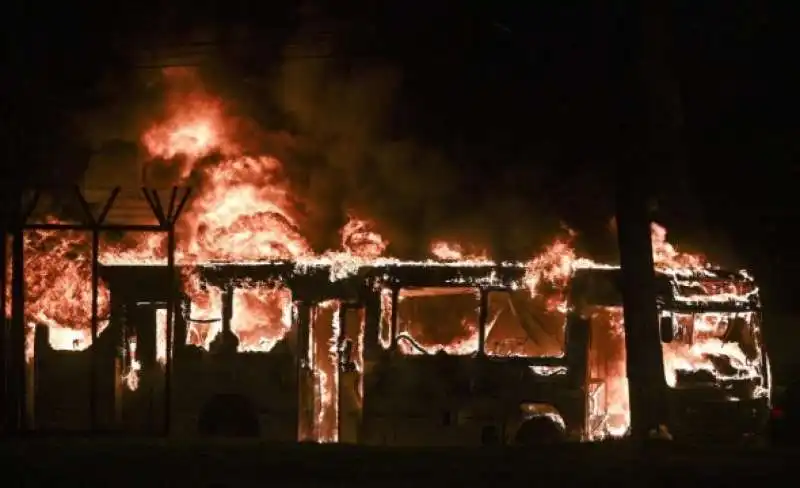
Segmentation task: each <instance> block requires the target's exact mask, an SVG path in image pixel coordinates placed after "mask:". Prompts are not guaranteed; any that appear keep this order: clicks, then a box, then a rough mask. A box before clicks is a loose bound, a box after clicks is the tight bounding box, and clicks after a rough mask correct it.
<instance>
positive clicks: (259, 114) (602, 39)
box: [0, 0, 800, 361]
mask: <svg viewBox="0 0 800 488" xmlns="http://www.w3.org/2000/svg"><path fill="white" fill-rule="evenodd" d="M527 3H529V4H530V5H525V4H526V2H483V3H480V2H474V3H470V4H469V5H458V6H455V4H454V3H453V2H445V1H441V0H436V1H428V2H424V3H422V2H420V3H419V5H417V4H416V3H413V2H412V4H413V5H409V4H407V3H406V2H391V3H390V2H344V1H342V2H335V1H327V2H317V4H316V7H315V8H310V7H307V6H306V7H303V8H299V7H297V6H296V5H295V2H263V4H258V5H252V4H250V3H249V2H243V1H241V0H230V1H226V2H203V3H202V5H201V4H200V3H196V2H188V1H173V2H169V4H166V3H165V2H155V1H147V2H136V3H135V4H134V3H131V4H130V5H126V4H125V3H105V4H104V3H97V2H91V3H89V2H77V3H71V4H69V5H67V4H59V3H52V2H48V3H44V2H40V3H38V4H37V3H35V2H26V3H22V2H16V3H15V4H14V5H12V6H11V7H9V8H8V10H7V11H6V12H5V13H4V17H5V22H4V28H3V30H4V35H5V39H4V40H5V42H4V44H5V47H6V49H5V53H6V56H7V59H6V62H4V63H3V64H4V67H5V74H4V75H3V76H2V77H0V82H1V83H2V84H3V86H2V93H3V107H2V110H3V114H2V120H3V124H4V127H3V130H2V131H0V133H2V136H0V137H2V138H3V140H2V147H3V150H4V151H5V153H4V165H3V166H4V170H5V171H4V175H3V183H4V184H8V185H12V186H14V185H18V184H19V180H25V179H27V180H29V182H32V181H36V182H59V183H61V184H63V183H64V182H69V181H79V180H80V179H81V177H82V174H83V172H84V171H85V169H86V168H87V167H88V165H89V161H90V160H91V158H92V155H93V154H94V153H95V152H96V151H98V142H97V141H98V137H97V136H95V137H94V138H92V137H88V136H87V135H86V127H87V125H88V126H91V125H92V120H93V119H92V116H89V115H87V116H83V117H82V116H81V115H80V114H97V113H102V112H103V111H105V110H108V109H110V108H111V107H114V108H116V109H118V110H121V111H124V112H126V113H128V112H129V113H131V114H134V113H139V109H138V107H154V106H156V105H157V104H158V101H159V97H158V95H153V93H154V91H157V90H150V91H148V90H144V89H142V88H140V87H138V85H136V83H134V82H133V81H132V80H134V79H137V78H140V77H142V76H147V75H148V73H150V74H151V75H152V74H153V73H156V74H157V73H158V70H159V69H160V68H161V67H163V66H167V65H170V64H185V63H189V64H196V65H198V67H197V69H198V70H199V71H200V72H201V73H202V76H203V79H204V81H206V82H207V84H208V85H209V87H210V88H211V89H212V90H213V91H215V92H216V93H220V94H222V95H223V96H224V97H225V98H226V99H230V100H232V101H234V102H233V103H235V106H236V109H237V111H238V112H239V114H241V115H242V116H244V117H247V118H248V119H251V120H254V121H256V122H257V124H258V125H259V126H260V127H262V128H263V129H265V130H267V131H271V132H285V133H288V134H290V135H291V136H292V137H293V140H295V141H301V144H299V147H300V149H297V147H298V145H294V146H293V147H294V149H293V150H292V151H291V152H287V154H288V156H287V158H285V163H286V166H287V173H288V174H289V175H290V176H291V177H292V178H293V180H294V181H296V182H297V183H296V185H297V187H298V188H297V191H298V194H300V195H302V196H303V197H305V198H304V202H305V205H306V213H307V215H308V225H309V227H312V228H315V229H335V228H338V226H339V225H340V224H341V222H342V221H343V219H344V213H345V208H356V209H359V210H360V211H361V212H362V213H365V214H369V215H368V216H370V217H372V218H375V219H376V220H377V221H378V222H379V223H380V225H382V226H383V228H382V231H383V232H384V233H385V234H386V235H387V236H388V237H389V238H390V239H391V240H392V242H394V243H396V245H397V249H398V250H399V251H398V252H400V253H404V252H407V253H413V252H414V251H415V247H416V248H418V247H419V246H424V245H425V244H426V243H427V238H430V237H447V236H449V235H452V236H454V237H458V238H461V239H467V240H471V241H475V242H477V243H480V244H483V245H487V246H489V247H491V248H492V249H493V250H494V251H495V253H496V254H509V255H512V254H519V253H525V252H529V251H531V252H532V250H533V249H535V248H537V247H538V246H540V245H541V244H542V243H544V242H547V240H548V239H550V238H552V235H553V234H554V233H556V232H557V231H559V229H560V225H561V223H565V224H567V225H569V226H570V227H571V228H573V229H575V230H577V231H578V232H579V233H580V234H581V236H582V237H581V239H580V241H579V243H578V244H579V246H581V248H582V249H583V250H584V251H586V252H589V253H591V254H592V255H594V256H596V257H598V258H601V259H605V258H611V257H613V256H614V253H615V245H614V242H613V234H612V233H611V232H610V231H609V220H610V218H611V216H612V214H613V200H612V197H611V189H612V183H613V177H614V172H613V169H612V168H613V166H614V164H615V162H616V158H617V156H616V155H617V153H618V150H619V146H620V145H621V144H624V143H625V141H621V140H620V139H619V137H618V131H617V127H618V125H619V124H620V120H621V119H622V114H621V111H620V110H621V109H620V107H621V106H624V105H625V103H626V98H627V94H626V89H627V87H626V86H623V85H620V83H619V80H620V75H619V73H620V72H622V71H625V70H628V69H630V67H629V65H630V63H633V62H635V58H636V56H637V53H638V52H639V51H640V50H639V47H640V46H637V45H635V42H634V43H632V41H631V39H632V38H636V36H631V35H630V34H629V33H626V32H625V29H626V28H629V29H630V28H631V27H630V26H631V23H630V20H631V19H632V18H635V16H634V15H631V14H630V12H622V13H621V12H619V11H614V10H613V9H602V8H600V7H597V6H592V7H589V6H588V5H589V3H586V4H584V3H582V2H527ZM567 4H569V5H567ZM378 5H379V6H378ZM793 10H794V9H792V7H791V2H757V1H745V2H676V4H675V5H673V6H672V7H670V8H667V9H663V10H662V11H661V12H660V14H658V15H657V16H656V17H657V23H659V24H660V25H661V26H662V27H663V32H662V33H658V32H657V31H655V30H654V29H652V28H651V27H648V28H647V29H645V32H646V34H648V36H645V37H648V38H649V39H651V40H653V39H655V42H656V44H659V45H660V46H661V49H660V50H657V52H658V53H660V54H661V56H660V63H657V67H656V68H655V71H654V73H655V74H654V75H652V78H651V80H650V82H651V83H652V84H653V85H655V86H656V91H657V92H658V93H660V97H661V98H660V99H659V102H658V103H657V104H656V105H658V107H656V108H655V109H653V110H655V111H658V110H661V111H662V112H663V113H662V114H661V115H660V116H659V117H657V118H658V120H660V121H661V123H660V124H657V125H658V126H659V127H661V128H662V129H663V130H662V131H661V133H660V134H661V137H662V139H661V144H660V146H659V147H660V148H661V151H662V153H665V154H660V155H659V157H658V158H654V160H653V161H646V162H644V161H643V162H642V164H649V165H650V169H649V171H648V174H649V178H648V179H645V180H642V181H641V184H642V185H649V186H651V187H652V188H653V193H654V196H655V197H654V200H653V210H654V218H655V219H657V220H659V221H660V222H662V223H664V224H665V225H666V226H667V228H668V230H669V232H670V234H669V235H670V240H671V241H672V242H677V243H678V245H679V247H681V248H682V249H687V250H702V251H703V252H705V253H707V254H708V255H709V256H711V257H712V259H713V260H715V261H718V262H720V263H721V264H724V265H728V266H746V267H748V268H750V269H751V270H753V272H754V273H755V274H756V277H757V278H758V279H759V281H760V282H761V285H762V289H763V295H764V300H765V306H766V307H767V310H768V312H769V313H770V314H772V315H773V316H774V317H775V318H774V319H773V324H774V325H767V333H768V339H770V340H771V341H772V342H774V343H775V344H776V346H775V347H774V349H775V351H776V354H778V355H781V356H783V357H784V358H787V359H786V360H787V361H788V357H789V356H790V354H791V351H792V349H793V348H792V347H790V345H791V340H784V338H790V337H793V335H792V333H793V331H794V327H792V325H793V320H790V319H786V317H793V314H794V312H796V309H797V306H796V300H795V299H794V291H795V284H794V283H795V276H796V275H797V272H798V271H800V261H798V258H797V257H796V254H797V253H796V250H795V248H796V245H795V242H796V241H795V221H796V213H797V210H796V209H795V204H794V202H795V197H794V195H795V192H796V190H795V179H794V177H795V175H796V174H797V172H798V165H797V162H798V142H797V141H798V138H797V135H796V131H797V124H796V113H797V108H798V106H797V105H798V104H797V97H796V96H795V90H796V87H797V86H798V81H800V77H799V76H798V72H797V69H796V68H795V61H794V58H795V55H794V54H793V52H792V46H794V45H796V44H797V42H796V39H795V35H794V30H795V29H793V28H792V27H793V25H794V24H795V20H796V19H797V17H796V16H795V15H794V11H793ZM287 44H289V45H291V46H294V47H293V48H292V49H289V50H287ZM298 66H299V67H298ZM303 66H306V67H303ZM319 66H323V68H319ZM289 67H291V68H289ZM287 71H288V72H290V73H293V76H294V78H291V77H290V78H289V80H293V82H292V83H289V82H286V81H284V83H285V86H284V87H283V89H284V90H285V95H286V96H285V97H283V98H285V99H286V100H292V102H291V103H289V102H286V101H285V100H282V97H276V92H275V90H274V84H270V83H271V82H270V80H274V79H276V77H277V78H280V76H281V73H283V75H284V76H285V74H286V72H287ZM298 80H301V81H302V80H312V81H313V83H311V82H310V81H309V82H308V83H309V84H313V87H311V88H309V87H307V86H300V85H302V84H303V83H299V82H298ZM268 85H269V86H270V87H271V88H269V89H267V88H265V87H266V86H268ZM293 90H296V91H293ZM631 97H633V99H635V100H640V99H639V98H636V97H635V94H631ZM120 107H122V108H123V109H124V110H123V109H120ZM645 111H647V110H646V109H645ZM141 113H143V114H144V115H143V117H147V116H152V115H154V114H155V112H154V109H153V110H151V109H149V108H144V109H142V110H141ZM129 116H130V117H133V116H134V115H129ZM87 121H88V122H87ZM95 125H99V124H95ZM100 139H103V137H100ZM105 139H108V140H109V141H117V142H120V141H121V143H123V144H125V143H127V144H135V142H136V140H135V136H134V135H119V134H112V135H108V136H107V137H105ZM101 146H102V144H101ZM266 149H270V150H273V151H275V152H277V153H281V151H283V150H284V149H285V148H278V147H272V146H268V147H267V148H266ZM319 234H320V235H318V236H314V239H315V245H317V246H319V247H325V246H327V245H329V244H330V243H331V239H332V237H331V232H320V233H319ZM794 337H797V338H800V337H798V334H797V333H794ZM787 343H788V345H787ZM781 348H782V349H781ZM779 349H780V350H781V351H782V352H780V353H778V350H779Z"/></svg>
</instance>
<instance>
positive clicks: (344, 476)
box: [0, 438, 800, 488]
mask: <svg viewBox="0 0 800 488" xmlns="http://www.w3.org/2000/svg"><path fill="white" fill-rule="evenodd" d="M0 456H2V459H3V464H2V465H3V471H4V476H3V483H2V485H3V486H4V487H6V486H45V485H47V486H57V485H61V486H63V484H64V483H72V484H73V485H74V486H81V485H82V486H114V487H120V486H137V487H148V488H150V487H155V486H191V487H194V488H197V487H202V486H215V487H216V486H237V487H238V486H256V485H258V486H261V487H264V486H270V485H279V486H281V487H282V488H283V487H286V486H314V487H317V486H349V487H353V486H361V485H363V486H375V484H376V483H380V487H381V488H385V487H387V486H414V487H418V488H419V487H424V486H434V485H435V486H447V485H449V486H452V485H453V484H455V483H458V484H463V485H465V486H466V485H470V486H473V485H483V486H487V485H490V484H497V483H503V482H510V481H514V482H517V483H518V482H523V483H531V484H539V483H543V482H549V481H552V482H558V484H559V485H560V486H564V485H565V484H566V485H567V486H588V485H590V484H592V485H593V484H597V483H600V484H609V485H610V484H618V483H620V482H626V483H631V482H635V483H637V484H642V483H643V482H645V483H646V484H647V486H648V488H652V487H656V486H681V487H682V488H684V487H687V486H701V485H702V486H704V487H706V488H707V487H708V486H710V485H709V483H713V484H716V486H723V485H722V483H725V485H736V486H744V484H745V483H747V482H749V481H758V482H762V483H763V482H764V481H772V480H774V481H775V482H776V486H777V483H782V482H785V479H786V478H787V476H793V475H794V472H792V467H794V466H800V463H799V462H800V451H789V450H784V451H778V450H772V449H758V450H732V449H726V448H725V449H723V448H715V449H699V448H686V447H677V446H673V445H652V446H645V447H642V446H630V445H626V444H602V445H562V446H553V447H549V448H537V449H535V450H534V449H527V450H523V449H469V450H467V449H425V450H421V449H414V450H411V449H391V450H390V449H375V448H372V449H367V448H361V447H358V448H357V447H347V446H314V445H306V446H286V447H275V446H267V445H263V444H259V443H257V442H250V441H246V442H245V441H215V442H194V443H190V442H178V441H165V440H152V439H150V440H145V439H143V440H130V439H126V440H119V439H74V438H71V439H13V440H4V441H2V442H0ZM794 469H797V468H794ZM789 479H791V478H789ZM540 486H541V485H540Z"/></svg>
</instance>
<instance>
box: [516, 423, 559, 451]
mask: <svg viewBox="0 0 800 488" xmlns="http://www.w3.org/2000/svg"><path fill="white" fill-rule="evenodd" d="M564 440H565V436H564V431H563V430H562V429H561V427H560V426H559V425H558V424H557V423H556V422H554V421H552V420H550V419H549V418H547V417H534V418H532V419H530V420H526V421H525V422H524V423H523V424H522V425H520V426H519V429H518V430H517V433H516V435H515V436H514V442H515V443H516V444H517V445H520V446H535V445H539V444H555V443H557V442H563V441H564Z"/></svg>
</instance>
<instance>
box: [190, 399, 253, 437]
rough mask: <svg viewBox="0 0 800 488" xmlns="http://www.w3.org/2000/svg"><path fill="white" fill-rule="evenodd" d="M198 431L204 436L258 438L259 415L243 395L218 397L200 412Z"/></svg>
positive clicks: (211, 400)
mask: <svg viewBox="0 0 800 488" xmlns="http://www.w3.org/2000/svg"><path fill="white" fill-rule="evenodd" d="M198 423H199V425H198V430H199V431H200V434H201V435H203V436H220V437H258V435H259V431H260V428H259V423H258V414H257V413H256V409H255V407H254V406H253V403H252V402H251V401H250V400H249V399H248V398H247V397H244V396H242V395H216V396H214V397H212V398H211V399H209V400H208V401H207V402H206V404H205V405H204V406H203V409H202V410H201V412H200V419H199V421H198Z"/></svg>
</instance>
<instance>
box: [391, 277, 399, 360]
mask: <svg viewBox="0 0 800 488" xmlns="http://www.w3.org/2000/svg"><path fill="white" fill-rule="evenodd" d="M399 302H400V289H399V288H392V326H391V331H392V340H391V343H390V344H391V346H389V350H390V351H395V350H396V349H397V313H398V310H397V304H398V303H399Z"/></svg>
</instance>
